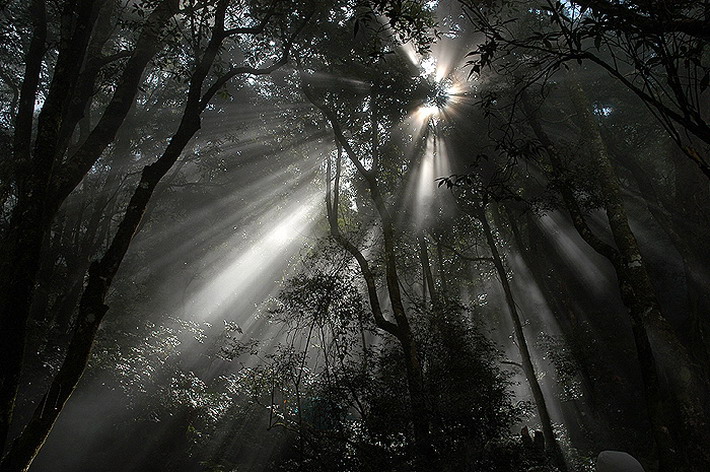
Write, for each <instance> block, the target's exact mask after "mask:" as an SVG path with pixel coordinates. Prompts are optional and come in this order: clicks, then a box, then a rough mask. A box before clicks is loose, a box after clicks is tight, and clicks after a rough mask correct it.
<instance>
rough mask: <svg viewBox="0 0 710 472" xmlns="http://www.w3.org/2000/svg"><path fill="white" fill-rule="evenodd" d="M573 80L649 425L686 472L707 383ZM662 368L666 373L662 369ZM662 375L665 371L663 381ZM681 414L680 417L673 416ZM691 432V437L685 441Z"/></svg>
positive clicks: (664, 464)
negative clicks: (672, 317)
mask: <svg viewBox="0 0 710 472" xmlns="http://www.w3.org/2000/svg"><path fill="white" fill-rule="evenodd" d="M570 76H571V78H572V80H570V82H569V93H570V98H571V101H572V103H573V105H574V107H575V108H576V110H577V112H578V113H579V117H580V123H581V125H582V129H583V136H584V137H585V138H586V140H587V143H588V145H589V150H590V153H591V155H592V158H593V159H594V162H595V164H596V170H597V172H598V174H597V175H598V182H599V185H600V188H601V190H602V192H603V194H604V196H605V201H604V206H605V210H606V214H607V218H608V221H609V228H610V229H611V233H612V235H613V238H614V242H615V244H616V247H617V249H618V260H617V261H616V262H617V263H616V265H615V268H616V269H617V274H618V275H619V278H620V285H621V295H622V299H623V300H624V303H625V304H626V306H627V308H628V309H629V315H630V317H631V320H632V323H633V330H634V333H635V339H636V341H637V342H636V348H637V351H638V354H639V362H640V366H641V373H642V377H643V379H644V384H645V385H646V394H647V397H648V399H649V412H650V416H651V422H652V424H653V431H654V436H655V439H656V442H657V443H658V446H659V463H660V467H661V470H682V468H683V467H687V465H683V464H687V457H685V456H684V452H683V451H684V450H685V449H687V447H688V445H689V444H688V442H689V441H690V442H692V441H693V439H691V438H692V436H695V434H700V437H699V438H696V440H697V439H702V440H703V442H707V440H710V438H708V437H707V419H706V411H705V405H704V402H705V399H706V394H707V388H706V383H705V380H704V379H703V378H702V374H701V370H700V369H699V368H698V366H697V365H695V364H694V363H693V362H692V358H691V356H690V354H689V352H688V349H687V348H686V346H685V345H683V344H682V343H681V342H680V340H679V338H678V336H677V335H676V333H675V332H674V330H673V328H672V327H671V326H670V324H669V323H668V321H667V320H666V318H665V317H664V316H663V314H662V313H661V309H660V306H659V304H658V301H657V299H656V295H655V292H654V289H653V284H652V282H651V278H650V277H649V274H648V271H647V269H646V264H645V262H644V260H643V257H642V255H641V252H640V250H639V246H638V242H637V241H636V237H635V235H634V234H633V232H632V231H631V227H630V226H629V219H628V216H627V214H626V209H625V208H624V204H623V200H622V197H621V190H620V185H619V180H618V177H617V176H616V173H615V171H614V168H613V166H612V163H611V159H610V157H609V154H608V151H607V148H606V145H605V143H604V140H603V138H602V136H601V133H600V130H599V125H598V123H597V121H596V119H595V117H594V115H593V114H592V112H591V109H590V105H589V101H588V99H587V97H586V95H585V93H584V91H583V89H582V87H581V85H580V84H579V82H578V81H577V80H576V78H575V77H574V76H573V74H570ZM657 358H659V359H660V362H658V360H657ZM659 366H663V368H662V369H659ZM659 372H662V375H663V378H662V379H661V378H659ZM669 389H670V391H669ZM671 392H672V394H671V395H669V394H670V393H671ZM679 407H680V408H679ZM677 410H679V412H680V415H677V414H674V413H673V412H674V411H677ZM688 432H691V434H692V436H691V437H688V436H687V433H688ZM693 432H694V434H693Z"/></svg>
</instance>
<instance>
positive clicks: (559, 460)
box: [475, 208, 567, 471]
mask: <svg viewBox="0 0 710 472" xmlns="http://www.w3.org/2000/svg"><path fill="white" fill-rule="evenodd" d="M475 217H476V218H477V219H478V220H479V221H480V222H481V224H482V225H483V233H484V235H485V237H486V242H487V243H488V247H489V248H490V251H491V255H492V257H493V265H494V266H495V268H496V272H497V273H498V278H499V279H500V282H501V285H502V287H503V293H504V294H505V302H506V305H507V307H508V312H509V313H510V318H511V320H512V321H513V329H514V331H515V339H516V341H517V344H518V351H519V352H520V358H521V364H522V366H523V373H524V374H525V379H526V380H527V381H528V386H529V387H530V391H531V392H532V395H533V400H534V401H535V407H536V409H537V412H538V415H539V417H540V423H541V425H542V434H543V435H544V437H545V445H546V449H547V451H548V452H549V454H550V457H551V458H552V461H553V462H554V464H555V465H556V466H557V467H559V468H560V470H563V471H566V470H567V464H566V463H565V459H564V455H563V454H562V448H561V447H560V444H559V443H558V442H557V438H556V437H555V431H554V429H553V427H552V419H551V418H550V413H549V411H548V409H547V402H546V401H545V396H544V395H543V393H542V388H541V387H540V383H539V382H538V380H537V375H536V373H535V366H534V365H533V362H532V357H531V356H530V349H529V348H528V343H527V340H526V339H525V333H524V332H523V323H522V321H521V320H520V315H519V314H518V309H517V306H516V304H515V299H514V298H513V292H512V290H511V288H510V284H509V283H508V275H507V274H506V272H505V267H504V266H503V259H502V258H501V255H500V253H499V252H498V248H497V246H496V241H495V237H494V236H493V231H492V230H491V226H490V223H489V222H488V217H487V215H486V209H485V208H482V209H481V210H480V212H477V214H476V215H475Z"/></svg>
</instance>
